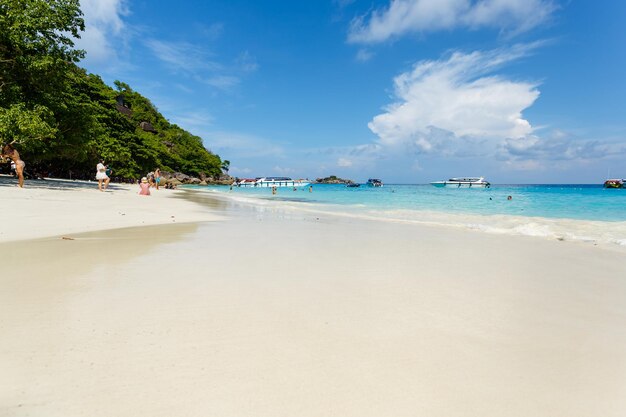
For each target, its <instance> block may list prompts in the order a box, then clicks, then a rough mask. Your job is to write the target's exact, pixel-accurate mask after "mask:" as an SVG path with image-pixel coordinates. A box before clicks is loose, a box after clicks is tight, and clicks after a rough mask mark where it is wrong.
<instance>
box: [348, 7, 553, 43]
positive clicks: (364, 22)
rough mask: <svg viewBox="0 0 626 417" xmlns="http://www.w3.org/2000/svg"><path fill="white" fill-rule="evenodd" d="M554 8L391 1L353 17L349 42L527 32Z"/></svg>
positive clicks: (546, 17) (542, 21) (544, 19)
mask: <svg viewBox="0 0 626 417" xmlns="http://www.w3.org/2000/svg"><path fill="white" fill-rule="evenodd" d="M556 9H557V7H556V5H555V4H554V3H553V2H552V1H551V0H391V1H390V3H389V6H388V7H386V8H383V9H377V10H374V11H372V12H371V13H369V14H367V15H363V16H360V17H358V18H355V19H354V20H353V21H352V23H351V25H350V29H349V32H348V41H349V42H351V43H378V42H384V41H386V40H389V39H392V38H396V37H400V36H402V35H405V34H409V33H420V32H433V31H437V30H451V29H455V28H467V29H478V28H483V27H485V28H495V29H498V30H500V31H501V32H503V33H509V34H517V33H522V32H526V31H528V30H530V29H532V28H534V27H537V26H538V25H540V24H542V23H544V22H546V21H547V20H548V19H549V18H550V16H551V15H552V13H553V12H554V11H555V10H556Z"/></svg>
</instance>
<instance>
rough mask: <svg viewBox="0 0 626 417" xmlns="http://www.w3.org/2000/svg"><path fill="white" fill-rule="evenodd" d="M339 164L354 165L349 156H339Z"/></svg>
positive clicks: (342, 165) (341, 165) (344, 165)
mask: <svg viewBox="0 0 626 417" xmlns="http://www.w3.org/2000/svg"><path fill="white" fill-rule="evenodd" d="M337 166H340V167H351V166H352V161H351V160H349V159H347V158H339V159H338V160H337Z"/></svg>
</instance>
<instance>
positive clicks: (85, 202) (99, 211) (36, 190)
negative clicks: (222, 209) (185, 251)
mask: <svg viewBox="0 0 626 417" xmlns="http://www.w3.org/2000/svg"><path fill="white" fill-rule="evenodd" d="M15 184H16V182H15V181H14V180H10V179H9V178H8V177H7V176H0V203H1V204H2V212H3V213H5V215H6V216H7V217H6V219H5V222H4V224H3V226H2V228H1V229H0V242H6V241H16V240H25V239H36V238H41V237H48V236H55V235H62V234H68V235H71V234H72V233H80V232H89V231H95V230H107V229H118V228H123V227H134V226H147V225H155V224H169V223H186V222H197V221H211V220H217V219H218V217H217V216H216V215H215V214H214V213H211V212H210V211H208V210H203V209H202V208H201V207H199V206H197V205H193V204H189V203H188V202H186V201H182V200H181V199H180V198H170V197H172V196H177V195H178V196H180V193H182V191H178V190H166V189H163V188H162V189H159V190H158V191H156V190H152V194H151V195H150V196H141V195H138V194H137V193H138V191H139V188H138V186H137V185H128V184H113V183H111V184H110V186H109V189H108V190H107V191H105V192H99V191H98V183H97V182H88V181H59V180H45V181H41V180H39V181H28V182H27V184H26V187H25V188H18V187H16V186H15ZM94 191H95V192H94Z"/></svg>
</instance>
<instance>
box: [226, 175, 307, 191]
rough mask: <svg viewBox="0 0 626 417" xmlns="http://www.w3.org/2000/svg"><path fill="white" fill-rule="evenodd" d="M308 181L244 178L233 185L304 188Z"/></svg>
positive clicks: (279, 178)
mask: <svg viewBox="0 0 626 417" xmlns="http://www.w3.org/2000/svg"><path fill="white" fill-rule="evenodd" d="M309 184H310V182H309V181H308V180H293V179H291V178H289V177H257V178H244V179H242V180H239V182H237V183H236V184H235V185H236V186H237V187H264V188H266V187H306V186H307V185H309Z"/></svg>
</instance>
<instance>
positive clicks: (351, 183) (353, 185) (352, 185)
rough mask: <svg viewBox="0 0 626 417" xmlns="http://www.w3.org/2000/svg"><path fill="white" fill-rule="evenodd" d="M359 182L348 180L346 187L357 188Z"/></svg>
mask: <svg viewBox="0 0 626 417" xmlns="http://www.w3.org/2000/svg"><path fill="white" fill-rule="evenodd" d="M360 186H361V184H357V183H356V182H349V183H348V184H347V185H346V187H348V188H359V187H360Z"/></svg>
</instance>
